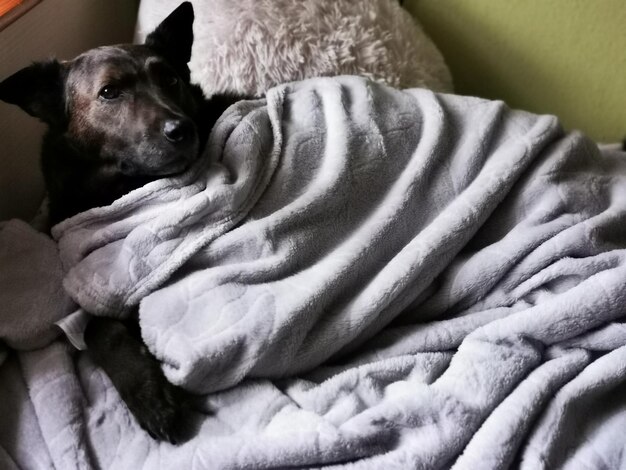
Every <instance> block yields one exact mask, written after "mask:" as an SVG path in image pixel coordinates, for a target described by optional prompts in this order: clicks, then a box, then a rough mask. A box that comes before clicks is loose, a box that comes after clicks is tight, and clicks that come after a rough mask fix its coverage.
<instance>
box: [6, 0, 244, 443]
mask: <svg viewBox="0 0 626 470" xmlns="http://www.w3.org/2000/svg"><path fill="white" fill-rule="evenodd" d="M193 21H194V12H193V7H192V5H191V3H189V2H185V3H182V4H181V5H180V6H179V7H178V8H176V9H175V10H174V11H173V12H172V13H171V14H170V15H169V16H168V17H167V18H166V19H165V20H163V22H162V23H161V24H160V25H159V26H158V27H157V28H156V29H155V30H154V31H153V32H152V33H150V34H149V35H148V36H147V38H146V41H145V43H144V44H142V45H130V44H124V45H117V46H105V47H99V48H96V49H92V50H89V51H87V52H85V53H83V54H81V55H79V56H78V57H76V58H75V59H74V60H71V61H67V62H59V61H57V60H49V61H45V62H38V63H34V64H32V65H30V66H28V67H26V68H24V69H22V70H20V71H18V72H17V73H15V74H14V75H12V76H10V77H8V78H7V79H5V80H4V81H3V82H1V83H0V99H1V100H3V101H5V102H7V103H11V104H15V105H18V106H20V107H21V108H22V109H23V110H24V111H26V112H27V113H29V114H30V115H32V116H34V117H36V118H39V119H40V120H42V121H43V122H44V123H46V124H47V125H48V130H47V132H46V134H45V136H44V138H43V143H42V150H41V168H42V171H43V175H44V181H45V185H46V189H47V191H48V198H49V216H50V223H51V224H52V225H53V224H56V223H58V222H60V221H62V220H63V219H65V218H68V217H71V216H73V215H75V214H77V213H79V212H82V211H85V210H87V209H90V208H93V207H97V206H105V205H108V204H110V203H112V202H113V201H114V200H115V199H118V198H119V197H120V196H122V195H124V194H126V193H128V192H130V191H132V190H133V189H136V188H138V187H140V186H143V185H144V184H146V183H148V182H150V181H153V180H156V179H158V178H163V177H167V176H172V175H176V174H178V173H181V172H183V171H185V170H186V169H188V168H189V167H190V165H191V164H192V163H193V162H194V161H195V160H196V159H197V158H198V157H199V155H200V154H201V153H202V149H203V147H204V144H205V142H206V140H207V139H208V134H209V131H210V129H211V127H212V125H213V124H214V123H215V121H216V120H217V118H218V117H219V116H220V115H221V114H222V112H223V111H224V110H225V109H226V108H227V107H228V106H230V105H231V104H233V103H234V102H235V101H238V100H239V99H242V97H236V96H227V95H220V96H214V97H212V98H211V99H208V100H207V99H205V98H204V96H203V94H202V91H201V90H200V88H199V87H198V86H196V85H193V84H191V82H190V71H189V68H188V66H187V63H188V62H189V60H190V58H191V46H192V43H193V30H192V25H193ZM85 343H86V344H87V347H88V351H89V354H90V355H91V357H92V358H93V361H94V362H95V363H96V364H97V365H98V366H99V367H101V368H102V369H103V370H104V371H105V373H106V374H107V375H108V376H109V378H110V379H111V382H112V383H113V385H114V386H115V388H116V389H117V391H118V392H119V394H120V396H121V398H122V399H123V401H124V402H125V403H126V405H127V407H128V409H129V410H130V412H131V413H132V414H133V415H134V416H135V418H136V419H137V421H138V423H139V425H140V426H141V427H142V428H143V429H145V430H146V431H147V432H148V433H149V434H150V435H151V436H152V437H153V438H155V439H157V440H165V441H169V442H172V443H178V442H181V441H183V440H185V439H186V438H187V434H188V432H189V426H188V425H187V424H188V423H187V420H188V419H187V416H188V411H189V406H188V403H189V400H190V396H189V395H188V394H187V393H185V392H184V391H183V390H182V389H179V388H178V387H175V386H174V385H172V384H171V383H169V382H168V381H167V380H166V378H165V376H164V375H163V372H162V370H161V367H160V364H159V362H158V361H157V359H156V358H154V357H153V356H152V355H151V354H150V353H149V352H148V350H147V348H146V347H145V345H144V344H143V343H142V342H141V340H140V334H139V328H138V323H137V319H136V314H135V315H133V318H131V319H130V320H129V321H126V322H122V321H119V320H115V319H112V318H106V317H97V316H94V317H92V318H91V319H90V321H89V323H88V325H87V327H86V330H85Z"/></svg>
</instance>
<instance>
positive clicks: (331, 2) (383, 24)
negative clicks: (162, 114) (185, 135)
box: [136, 0, 452, 96]
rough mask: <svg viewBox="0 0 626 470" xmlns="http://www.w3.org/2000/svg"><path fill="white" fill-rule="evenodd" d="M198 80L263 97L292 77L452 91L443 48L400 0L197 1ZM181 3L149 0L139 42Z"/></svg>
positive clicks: (144, 2)
mask: <svg viewBox="0 0 626 470" xmlns="http://www.w3.org/2000/svg"><path fill="white" fill-rule="evenodd" d="M192 3H193V6H194V11H195V17H196V19H195V21H194V37H195V40H194V45H193V51H192V58H191V62H190V64H189V68H190V69H191V76H192V80H193V81H194V82H195V83H198V84H199V85H200V86H201V87H202V89H203V90H204V92H205V94H206V95H207V96H210V95H213V94H216V93H223V92H230V93H237V94H244V95H249V96H261V95H264V94H265V91H266V90H268V89H269V88H271V87H273V86H275V85H278V84H280V83H284V82H290V81H295V80H302V79H305V78H310V77H315V76H329V75H362V76H366V77H369V78H372V79H374V80H377V81H380V82H384V83H387V84H389V85H391V86H393V87H396V88H414V87H425V88H430V89H432V90H435V91H452V80H451V77H450V72H449V70H448V68H447V66H446V64H445V62H444V60H443V57H442V56H441V53H440V52H439V50H438V49H437V48H436V46H435V45H434V44H433V42H432V41H431V40H430V39H429V38H428V37H427V36H426V34H425V33H424V32H423V30H422V29H421V27H420V26H419V25H418V24H417V23H416V21H415V20H414V18H413V17H412V16H411V15H410V14H409V13H408V12H407V11H406V10H404V9H403V8H402V7H401V6H400V4H399V3H398V1H397V0H361V1H355V0H306V1H294V0H195V1H192ZM176 5H177V2H172V1H171V0H141V4H140V7H139V14H138V20H137V28H136V40H137V42H143V40H144V39H145V36H146V35H147V34H148V33H150V32H151V31H152V30H153V29H154V27H156V25H157V24H158V23H159V22H160V21H161V20H162V19H163V18H165V17H166V16H167V15H168V14H169V13H170V12H171V11H172V10H173V9H174V8H175V7H176Z"/></svg>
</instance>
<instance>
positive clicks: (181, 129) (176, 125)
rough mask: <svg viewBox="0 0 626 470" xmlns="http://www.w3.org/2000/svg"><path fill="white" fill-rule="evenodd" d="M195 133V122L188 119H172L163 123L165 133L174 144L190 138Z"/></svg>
mask: <svg viewBox="0 0 626 470" xmlns="http://www.w3.org/2000/svg"><path fill="white" fill-rule="evenodd" d="M192 134H193V124H192V123H191V121H188V120H186V119H170V120H167V121H165V124H163V135H164V136H165V138H166V139H167V140H169V141H170V142H172V143H174V144H178V143H181V142H183V141H185V140H188V139H189V138H190V137H191V135H192Z"/></svg>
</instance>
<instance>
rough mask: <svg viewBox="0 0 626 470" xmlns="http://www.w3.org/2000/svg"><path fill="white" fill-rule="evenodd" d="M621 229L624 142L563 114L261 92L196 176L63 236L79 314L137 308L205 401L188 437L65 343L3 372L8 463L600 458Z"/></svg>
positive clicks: (619, 314)
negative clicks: (162, 433) (584, 129)
mask: <svg viewBox="0 0 626 470" xmlns="http://www.w3.org/2000/svg"><path fill="white" fill-rule="evenodd" d="M625 222H626V160H625V156H624V154H623V153H621V152H616V151H608V150H607V151H600V150H599V149H598V147H597V146H596V145H595V144H594V143H593V142H591V141H589V140H588V139H586V138H585V137H584V136H582V135H581V134H579V133H565V132H564V131H563V130H562V129H561V128H560V126H559V124H558V121H557V120H556V119H555V118H553V117H549V116H536V115H533V114H529V113H524V112H519V111H512V110H510V109H508V108H507V107H506V106H505V105H504V104H503V103H501V102H493V101H485V100H480V99H476V98H468V97H459V96H452V95H442V94H436V93H433V92H431V91H427V90H421V89H415V90H406V91H397V90H393V89H390V88H386V87H385V86H382V85H379V84H375V83H372V82H369V81H367V80H365V79H361V78H356V77H340V78H334V79H330V78H326V79H314V80H308V81H304V82H299V83H293V84H287V85H282V86H279V87H277V88H273V89H272V90H270V91H269V92H268V94H267V97H266V99H265V100H259V101H251V102H242V103H239V104H237V105H235V106H233V107H231V108H230V109H229V110H228V111H226V113H225V114H224V116H222V118H221V119H220V120H219V122H218V123H217V124H216V126H215V127H214V129H213V132H212V135H211V138H210V141H209V144H208V147H207V151H206V155H205V158H203V159H202V160H200V161H199V162H198V164H197V165H196V166H195V167H194V168H193V169H192V170H190V171H189V172H187V173H186V174H184V175H181V176H180V177H177V178H172V179H166V180H160V181H157V182H154V183H151V184H149V185H147V186H145V187H144V188H141V189H139V190H137V191H134V192H132V193H130V194H128V195H127V196H125V197H123V198H122V199H120V200H118V201H116V202H115V203H114V204H113V205H111V206H109V207H103V208H98V209H94V210H91V211H89V212H86V213H83V214H79V215H77V216H75V217H74V218H72V219H69V220H67V221H65V222H63V223H61V224H60V225H58V226H56V227H55V228H54V230H53V233H54V236H55V237H56V239H57V240H58V242H59V248H60V255H61V258H62V261H63V264H64V267H65V269H66V271H67V274H66V275H65V278H64V286H65V288H66V290H67V292H68V293H69V295H70V296H71V297H72V299H73V300H74V301H75V302H77V303H78V304H79V305H80V306H81V307H82V308H83V309H84V310H86V311H88V312H90V313H92V314H95V315H109V316H120V317H122V316H124V315H126V314H127V313H128V311H129V310H130V309H131V308H133V307H134V306H136V305H137V304H139V311H140V324H141V328H142V334H143V337H144V341H145V343H146V345H147V346H148V347H149V348H150V350H151V351H152V352H153V353H154V354H155V355H156V356H157V357H158V358H159V359H160V360H161V361H162V363H163V368H164V371H165V373H166V375H167V376H168V378H169V379H170V380H171V381H172V382H174V383H177V384H179V385H181V386H183V387H185V388H187V389H188V390H190V391H193V392H196V393H198V394H199V398H198V403H197V406H198V416H197V418H198V430H197V433H196V435H195V437H194V438H193V439H191V440H190V441H189V442H187V443H185V444H183V445H180V446H177V447H175V446H171V445H170V444H166V443H162V444H158V443H156V442H154V441H152V440H151V439H150V438H149V437H148V436H147V435H145V433H143V432H142V431H141V430H139V429H138V428H137V425H136V424H135V423H134V421H133V420H132V417H130V416H129V414H128V412H127V411H126V409H125V408H124V406H123V404H122V403H121V402H120V400H119V397H118V396H117V394H116V393H115V391H114V390H112V389H111V387H110V384H109V383H108V381H107V379H106V377H105V376H104V375H103V374H102V373H101V372H100V371H98V370H97V369H95V368H94V366H93V365H92V364H91V362H90V361H89V357H88V354H83V353H74V352H72V350H71V348H69V347H68V346H66V345H65V344H64V343H61V342H58V341H57V342H54V343H52V344H51V345H50V346H48V347H47V348H44V349H40V350H37V351H32V352H23V353H20V354H15V355H10V356H9V357H8V358H7V359H6V360H5V363H4V365H3V366H2V368H0V374H2V375H3V376H4V377H3V379H2V380H0V396H2V397H3V400H0V408H3V410H2V412H3V416H9V420H8V423H9V427H8V429H11V430H13V431H6V429H7V427H6V426H5V427H3V429H4V430H3V431H0V444H1V446H2V447H1V449H2V453H1V455H0V457H2V458H3V459H4V460H3V462H8V463H7V464H6V466H7V468H12V467H10V466H9V463H11V464H15V465H16V466H17V465H20V466H25V467H26V468H47V466H49V467H52V466H55V467H56V468H63V469H65V468H91V467H92V466H94V467H99V468H115V469H120V468H122V469H123V468H128V469H131V468H132V469H137V468H146V469H155V468H194V469H201V468H286V467H305V468H307V467H318V466H330V467H343V466H345V467H348V468H359V469H362V468H363V469H380V468H385V469H387V468H390V469H391V468H456V469H476V468H510V467H521V468H530V469H537V468H576V469H581V468H615V467H616V466H619V465H620V462H621V456H622V454H623V448H624V438H623V437H622V435H623V432H622V431H623V429H624V426H626V393H625V392H626V384H625V382H624V379H625V378H626V328H625V326H624V324H623V323H622V322H623V321H624V320H623V317H624V314H625V313H626V308H625V305H626V304H625V300H626V299H625V298H624V297H625V296H626V290H625V289H624V284H625V282H626V250H625V245H626V231H625V229H624V227H625V226H626V224H625ZM7 434H8V435H7ZM16 436H17V438H16ZM33 462H35V463H37V465H40V466H39V467H38V466H35V465H34V464H33ZM29 465H30V467H29Z"/></svg>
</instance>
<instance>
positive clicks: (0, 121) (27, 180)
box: [0, 0, 138, 220]
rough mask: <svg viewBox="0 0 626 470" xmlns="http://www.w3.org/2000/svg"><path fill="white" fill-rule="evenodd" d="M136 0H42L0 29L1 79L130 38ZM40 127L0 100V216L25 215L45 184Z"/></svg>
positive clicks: (36, 201)
mask: <svg viewBox="0 0 626 470" xmlns="http://www.w3.org/2000/svg"><path fill="white" fill-rule="evenodd" d="M137 3H138V2H137V1H136V0H43V1H42V2H41V3H40V4H38V5H37V6H35V7H34V8H33V9H32V10H30V11H29V12H27V13H26V14H25V15H24V16H22V17H21V18H19V19H18V20H16V21H15V22H14V23H12V24H11V25H9V26H8V27H7V28H6V29H4V30H3V31H0V80H1V79H3V78H5V77H7V76H8V75H10V74H12V73H13V72H15V71H17V70H18V69H20V68H21V67H24V66H26V65H28V64H29V63H30V62H32V61H34V60H38V59H45V58H48V57H57V58H59V59H70V58H72V57H74V56H75V55H77V54H78V53H80V52H82V51H83V50H86V49H89V48H91V47H94V46H98V45H103V44H111V43H119V42H129V41H131V40H132V36H133V28H134V25H135V18H136V12H137ZM42 132H43V126H42V125H41V124H39V123H38V122H37V121H36V120H35V119H33V118H31V117H30V116H28V115H27V114H26V113H24V112H23V111H21V110H20V109H19V108H17V107H15V106H10V105H6V104H4V103H2V102H0V220H2V219H6V218H9V217H21V218H26V219H28V218H29V217H31V216H32V215H33V213H34V212H35V211H36V209H37V207H38V205H39V203H40V200H41V197H42V194H43V183H42V179H41V176H40V173H39V167H38V165H39V161H38V160H39V143H40V139H41V134H42Z"/></svg>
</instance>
